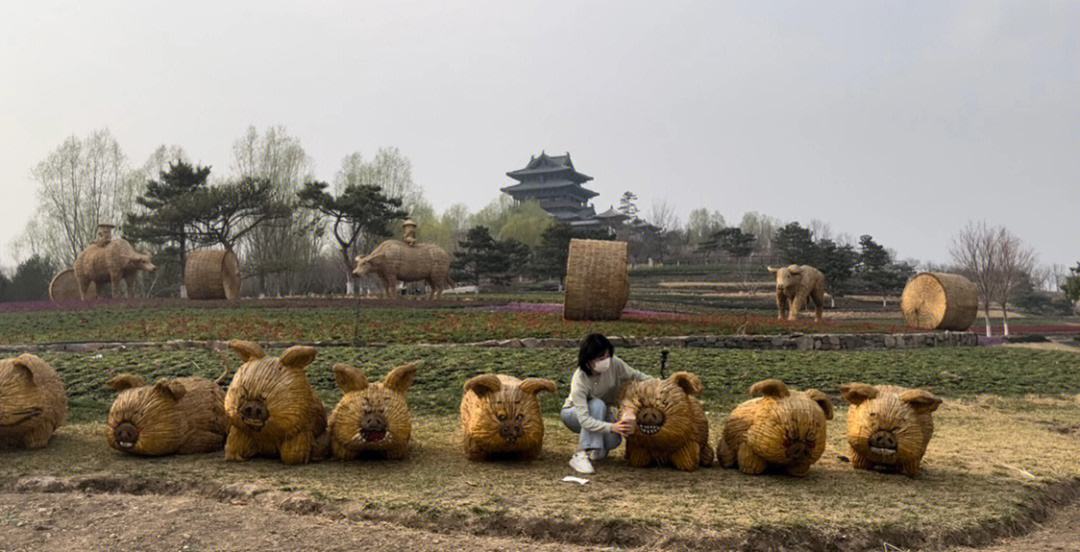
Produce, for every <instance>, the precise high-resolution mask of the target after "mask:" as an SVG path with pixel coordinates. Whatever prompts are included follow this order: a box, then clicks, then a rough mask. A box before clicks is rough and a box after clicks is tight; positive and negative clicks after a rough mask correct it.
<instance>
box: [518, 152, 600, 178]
mask: <svg viewBox="0 0 1080 552" xmlns="http://www.w3.org/2000/svg"><path fill="white" fill-rule="evenodd" d="M559 173H565V176H566V178H567V179H569V180H572V181H573V182H576V183H578V184H581V183H584V182H588V181H590V180H592V179H593V178H592V177H591V176H589V175H587V174H584V173H580V172H578V171H577V170H576V169H574V162H573V161H572V160H571V159H570V154H569V153H566V154H565V155H548V154H547V153H546V152H544V151H541V152H540V155H539V156H533V157H530V158H529V163H528V164H527V165H525V168H523V169H518V170H516V171H510V172H508V173H506V176H509V177H510V178H513V179H514V180H518V181H525V180H531V179H532V177H534V176H539V175H553V174H559Z"/></svg>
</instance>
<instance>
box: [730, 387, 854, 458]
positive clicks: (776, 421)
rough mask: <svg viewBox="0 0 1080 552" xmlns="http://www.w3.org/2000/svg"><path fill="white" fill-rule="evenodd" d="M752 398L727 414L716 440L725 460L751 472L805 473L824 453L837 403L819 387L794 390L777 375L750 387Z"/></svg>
mask: <svg viewBox="0 0 1080 552" xmlns="http://www.w3.org/2000/svg"><path fill="white" fill-rule="evenodd" d="M750 394H751V395H762V396H761V397H758V398H756V399H750V400H749V401H746V402H744V403H742V404H740V405H739V406H737V407H735V410H733V411H732V412H731V415H730V416H728V419H727V421H726V422H725V423H724V430H723V432H722V434H721V436H720V442H719V444H718V445H717V449H718V452H719V454H720V463H721V464H722V465H723V466H724V467H725V468H733V467H738V468H739V470H740V471H742V472H743V473H746V474H750V475H757V474H761V473H764V472H765V470H766V469H769V468H774V469H778V470H782V471H784V472H786V473H788V474H790V475H795V476H803V475H806V473H807V472H808V471H809V470H810V466H811V465H813V464H814V462H817V461H818V459H819V458H821V454H822V453H823V452H825V422H826V421H827V420H831V419H832V417H833V406H832V402H830V401H829V398H828V397H826V396H825V394H824V393H822V392H821V391H818V390H816V389H808V390H806V391H803V392H797V391H790V390H789V389H788V388H787V386H786V385H784V382H782V381H780V380H775V379H768V380H764V381H759V382H757V383H755V384H754V385H753V386H751V387H750Z"/></svg>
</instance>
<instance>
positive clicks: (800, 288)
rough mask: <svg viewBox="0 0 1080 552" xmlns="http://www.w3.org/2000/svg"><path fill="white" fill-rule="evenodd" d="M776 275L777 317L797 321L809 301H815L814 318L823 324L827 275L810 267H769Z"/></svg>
mask: <svg viewBox="0 0 1080 552" xmlns="http://www.w3.org/2000/svg"><path fill="white" fill-rule="evenodd" d="M768 269H769V272H771V273H773V274H775V275H776V313H777V314H776V317H777V318H778V319H780V320H783V319H784V310H785V309H786V310H787V311H788V320H797V319H798V318H799V311H801V310H802V308H803V307H804V306H806V304H807V301H808V300H810V299H813V300H814V318H815V319H816V321H818V322H821V310H822V309H823V308H824V307H825V275H824V274H822V273H821V271H820V270H818V269H816V268H814V267H812V266H810V265H802V266H799V265H791V266H785V267H782V268H773V267H771V266H770V267H768Z"/></svg>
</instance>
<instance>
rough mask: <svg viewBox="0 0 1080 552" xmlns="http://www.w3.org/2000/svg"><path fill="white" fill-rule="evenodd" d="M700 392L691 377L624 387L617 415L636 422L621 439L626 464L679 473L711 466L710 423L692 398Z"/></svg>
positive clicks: (685, 375) (678, 375) (698, 381)
mask: <svg viewBox="0 0 1080 552" xmlns="http://www.w3.org/2000/svg"><path fill="white" fill-rule="evenodd" d="M703 390H704V388H703V387H702V385H701V379H699V378H698V377H697V376H696V375H694V374H692V373H690V372H675V373H674V374H672V375H671V377H669V378H667V379H664V380H660V379H651V380H645V381H634V382H630V383H628V384H626V385H625V386H623V388H622V390H621V392H620V399H619V413H620V415H621V416H626V415H633V416H634V417H635V418H636V421H637V427H636V428H635V431H634V433H633V434H632V435H630V437H628V438H627V439H626V460H627V463H629V464H630V465H631V466H634V467H646V466H649V465H652V464H659V465H665V464H671V465H672V466H674V467H675V468H676V469H679V470H683V471H694V470H696V469H697V468H698V466H710V465H712V462H713V449H712V446H710V445H709V421H708V420H707V419H706V418H705V410H704V409H703V408H702V407H701V401H699V400H698V398H697V397H699V396H701V393H702V391H703Z"/></svg>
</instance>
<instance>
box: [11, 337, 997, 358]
mask: <svg viewBox="0 0 1080 552" xmlns="http://www.w3.org/2000/svg"><path fill="white" fill-rule="evenodd" d="M609 339H611V342H612V343H613V344H614V345H615V346H617V347H667V348H669V349H679V348H686V347H695V348H708V349H754V350H792V351H838V350H844V351H855V350H866V349H920V348H924V347H973V346H976V345H978V344H979V337H978V335H977V334H975V333H973V332H927V333H906V334H789V335H689V336H673V337H620V336H609ZM262 345H263V346H264V347H266V348H268V349H284V348H286V347H291V346H293V345H311V346H313V347H326V348H330V347H351V346H353V344H352V342H349V341H315V342H294V341H290V342H265V343H263V344H262ZM367 346H368V347H386V346H388V344H386V343H368V344H367ZM416 346H419V347H503V348H527V349H534V348H577V346H578V340H576V339H561V338H537V337H525V338H520V339H493V340H488V341H480V342H476V343H428V344H419V345H416ZM226 348H227V345H226V342H224V341H187V340H185V341H141V342H127V343H118V342H91V343H39V344H29V345H0V353H13V354H18V353H38V352H68V353H89V352H96V351H116V350H129V349H132V350H139V349H149V350H180V349H216V350H222V349H226Z"/></svg>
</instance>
